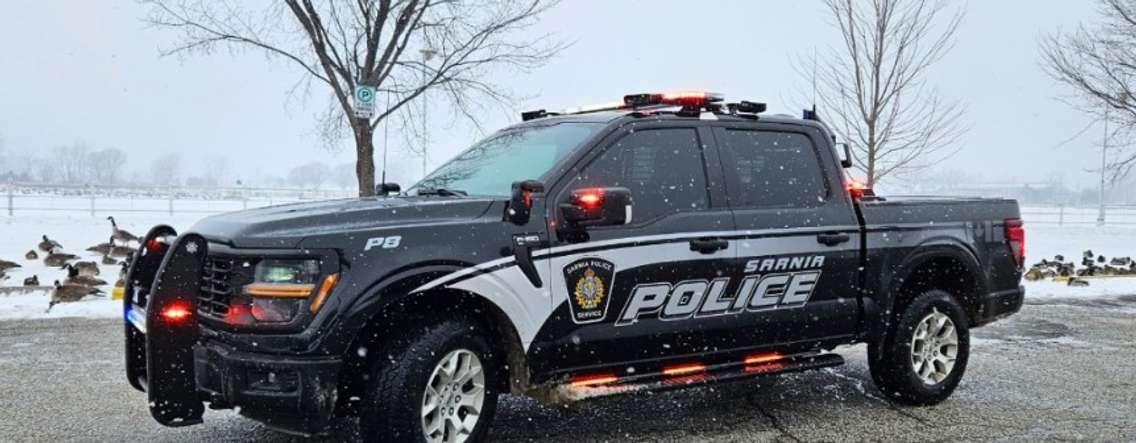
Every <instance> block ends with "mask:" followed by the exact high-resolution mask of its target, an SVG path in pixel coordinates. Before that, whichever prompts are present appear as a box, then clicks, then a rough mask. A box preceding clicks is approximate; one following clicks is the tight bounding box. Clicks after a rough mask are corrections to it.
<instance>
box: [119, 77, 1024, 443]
mask: <svg viewBox="0 0 1136 443" xmlns="http://www.w3.org/2000/svg"><path fill="white" fill-rule="evenodd" d="M763 111H765V105H764V104H761V103H754V102H748V101H741V102H737V103H724V102H723V100H722V99H721V97H720V96H718V95H716V94H706V93H671V94H637V95H629V96H626V97H625V98H624V99H623V100H622V101H620V102H617V103H614V104H611V105H605V106H597V107H592V108H577V109H574V110H570V111H566V112H561V113H552V112H545V111H543V110H541V111H533V112H526V113H524V114H523V115H522V117H523V120H524V121H523V122H522V123H520V124H517V125H514V126H512V127H509V128H506V129H504V130H501V131H499V132H497V133H495V134H493V135H492V136H490V137H488V138H487V139H485V140H483V141H481V142H479V143H477V144H476V145H474V146H473V147H471V148H469V149H468V150H466V151H464V152H462V153H461V154H459V155H457V156H456V157H455V158H454V159H452V160H450V161H449V162H448V163H446V164H444V165H442V166H441V167H440V168H438V169H437V170H436V171H434V172H433V173H431V174H429V175H428V176H426V177H425V178H424V179H422V180H421V181H420V182H418V183H417V184H415V185H414V186H413V187H411V188H409V189H407V190H406V191H404V192H399V189H398V187H397V186H396V185H394V184H383V185H380V189H379V191H381V192H380V194H382V195H381V196H379V197H374V198H359V199H347V200H337V201H327V202H318V203H301V204H293V205H284V206H276V207H269V208H263V209H255V210H247V211H241V212H235V213H230V214H223V215H218V216H214V217H209V218H206V219H204V220H201V221H200V222H198V223H197V224H196V225H195V226H193V227H192V228H190V229H189V231H188V232H186V233H183V234H181V235H178V234H177V233H176V232H175V231H174V230H173V229H172V228H170V227H168V226H157V227H155V228H153V229H152V230H151V231H150V232H149V234H148V235H147V236H146V237H145V238H144V239H143V242H142V243H143V245H144V247H142V248H139V251H138V253H137V254H136V256H135V258H134V260H133V263H132V266H131V269H130V271H129V276H128V281H127V287H126V293H127V296H126V297H125V299H124V304H125V306H124V307H125V317H126V322H125V333H126V372H127V377H128V379H129V382H130V384H131V385H133V386H134V387H135V388H137V389H138V390H140V391H143V392H145V393H146V394H147V396H148V397H149V406H150V412H151V414H152V415H153V417H154V418H155V419H156V420H157V421H158V422H160V423H162V424H164V425H168V426H184V425H192V424H196V423H200V422H201V421H202V414H203V410H204V407H205V405H206V404H208V405H209V407H210V408H212V409H230V408H239V412H240V414H242V415H244V416H246V417H249V418H252V419H255V420H259V421H262V422H264V423H266V424H268V425H269V426H273V427H275V428H278V429H281V430H285V431H289V432H294V433H302V434H313V433H320V432H321V431H323V430H325V429H326V426H327V425H328V423H329V421H330V420H331V419H332V418H334V417H339V416H356V417H358V420H359V425H360V429H361V431H362V435H363V436H364V437H365V438H367V439H373V440H382V441H394V440H399V441H403V440H405V441H422V440H426V441H477V440H480V439H483V438H484V437H485V436H486V433H487V430H488V428H489V426H490V422H491V421H492V419H493V414H494V409H495V407H496V404H497V398H498V395H499V394H503V393H513V394H525V395H531V396H534V397H536V398H538V399H542V400H545V401H561V402H563V401H572V400H577V399H580V398H586V397H590V396H596V395H608V394H618V393H625V392H637V391H643V390H660V389H670V388H676V387H684V386H695V385H702V384H709V383H718V382H725V381H732V380H740V379H745V378H749V377H757V376H762V375H769V374H778V373H785V372H791V371H801V370H807V369H815V368H822V367H829V366H835V365H840V364H842V363H843V360H842V358H841V356H840V355H839V354H836V353H832V352H830V351H831V350H832V349H833V348H835V347H837V346H840V345H848V344H854V343H861V342H862V343H867V349H868V363H869V366H870V369H871V374H872V378H873V380H874V382H875V384H876V386H877V387H878V388H879V389H880V390H881V391H882V392H883V393H884V394H886V396H887V397H888V398H889V399H892V400H893V401H896V402H899V403H902V404H912V405H928V404H934V403H937V402H940V401H942V400H943V399H945V398H947V397H948V396H949V395H950V394H951V393H952V391H954V389H955V387H956V386H957V385H958V383H959V379H960V378H961V377H962V375H963V372H964V370H965V369H966V365H967V358H968V355H969V333H968V331H969V330H970V328H974V327H978V326H982V325H984V324H987V323H989V322H991V321H994V320H996V319H998V318H1001V317H1004V316H1007V315H1010V314H1012V313H1014V312H1016V311H1017V310H1018V309H1019V308H1020V306H1021V303H1022V296H1023V289H1022V287H1021V286H1020V285H1019V281H1020V278H1021V275H1022V264H1023V259H1024V247H1025V246H1024V241H1025V238H1024V231H1023V227H1022V222H1021V220H1020V218H1019V212H1018V205H1017V203H1016V202H1015V201H1013V200H1004V199H977V198H966V199H963V198H927V197H920V198H886V199H885V198H881V197H877V196H874V195H873V194H872V193H871V192H870V190H867V189H863V188H862V187H859V186H855V185H854V184H853V183H852V182H851V181H850V180H848V179H846V176H845V174H844V168H847V167H849V166H850V165H851V163H850V160H849V159H848V154H849V153H848V152H847V151H848V150H847V147H846V146H845V147H844V149H843V151H844V152H843V153H840V152H838V151H839V150H840V149H838V146H839V145H837V144H835V143H834V140H835V137H834V136H833V135H832V134H831V133H830V132H829V130H828V129H827V128H826V127H825V125H824V124H822V123H821V122H820V121H819V120H818V119H817V118H816V115H815V113H813V112H809V111H806V112H805V116H804V118H800V119H798V118H791V117H787V116H766V115H762V112H763ZM841 154H842V155H841ZM841 157H843V158H841Z"/></svg>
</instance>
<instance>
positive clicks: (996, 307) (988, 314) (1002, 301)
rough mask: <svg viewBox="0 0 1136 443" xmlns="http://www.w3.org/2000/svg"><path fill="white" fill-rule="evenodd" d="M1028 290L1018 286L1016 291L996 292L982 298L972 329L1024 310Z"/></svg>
mask: <svg viewBox="0 0 1136 443" xmlns="http://www.w3.org/2000/svg"><path fill="white" fill-rule="evenodd" d="M1025 293H1026V289H1025V287H1024V286H1018V287H1017V288H1015V289H1008V290H1005V291H995V292H991V293H989V294H986V295H984V296H982V298H981V299H980V300H979V305H978V312H977V313H976V315H975V316H974V324H973V325H971V326H972V327H977V326H982V325H985V324H987V323H990V322H993V321H995V320H998V319H1002V318H1005V317H1008V316H1010V314H1013V313H1015V312H1018V310H1020V309H1021V308H1022V300H1023V299H1024V298H1025Z"/></svg>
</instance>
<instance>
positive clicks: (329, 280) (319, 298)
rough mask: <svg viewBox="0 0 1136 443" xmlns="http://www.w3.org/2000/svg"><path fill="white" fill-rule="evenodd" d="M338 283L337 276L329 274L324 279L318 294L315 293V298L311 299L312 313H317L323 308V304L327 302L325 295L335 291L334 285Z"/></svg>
mask: <svg viewBox="0 0 1136 443" xmlns="http://www.w3.org/2000/svg"><path fill="white" fill-rule="evenodd" d="M338 283H339V274H329V275H328V276H327V277H324V279H323V284H321V285H320V289H319V292H317V293H316V298H313V299H312V304H311V310H312V312H313V313H314V312H316V311H319V309H320V308H321V307H323V302H324V301H326V300H327V295H328V294H330V293H331V290H332V289H335V285H336V284H338Z"/></svg>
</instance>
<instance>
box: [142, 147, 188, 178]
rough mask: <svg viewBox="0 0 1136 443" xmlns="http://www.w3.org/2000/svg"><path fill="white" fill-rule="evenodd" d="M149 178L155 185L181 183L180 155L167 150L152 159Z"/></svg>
mask: <svg viewBox="0 0 1136 443" xmlns="http://www.w3.org/2000/svg"><path fill="white" fill-rule="evenodd" d="M150 171H152V173H151V174H149V175H150V177H151V180H153V183H154V184H155V185H161V186H176V185H179V184H181V173H182V171H181V155H178V153H176V152H167V153H165V154H162V155H159V156H158V157H157V158H155V159H154V162H153V163H152V164H151V166H150Z"/></svg>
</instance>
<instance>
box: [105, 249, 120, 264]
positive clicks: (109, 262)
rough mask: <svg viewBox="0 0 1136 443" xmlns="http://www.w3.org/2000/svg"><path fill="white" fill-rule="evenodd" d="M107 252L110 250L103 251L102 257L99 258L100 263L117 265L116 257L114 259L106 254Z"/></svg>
mask: <svg viewBox="0 0 1136 443" xmlns="http://www.w3.org/2000/svg"><path fill="white" fill-rule="evenodd" d="M109 252H110V251H107V252H104V253H103V259H102V260H101V261H102V264H104V265H108V266H109V265H117V264H118V263H119V261H118V259H115V258H114V257H111V256H109V255H107V253H109Z"/></svg>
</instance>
